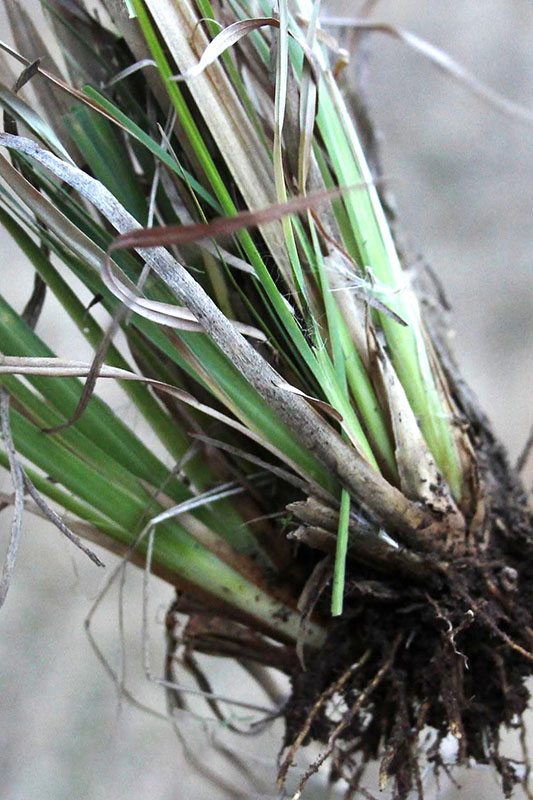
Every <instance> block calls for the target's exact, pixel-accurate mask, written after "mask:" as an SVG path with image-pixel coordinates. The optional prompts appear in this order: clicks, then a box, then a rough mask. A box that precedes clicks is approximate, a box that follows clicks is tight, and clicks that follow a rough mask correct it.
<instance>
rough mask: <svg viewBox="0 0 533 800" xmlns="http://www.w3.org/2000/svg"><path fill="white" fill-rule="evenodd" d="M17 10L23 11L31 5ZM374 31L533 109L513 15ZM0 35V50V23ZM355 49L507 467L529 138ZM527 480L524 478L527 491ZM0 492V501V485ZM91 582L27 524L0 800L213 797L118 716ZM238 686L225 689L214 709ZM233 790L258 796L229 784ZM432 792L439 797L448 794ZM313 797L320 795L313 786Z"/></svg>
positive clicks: (528, 419)
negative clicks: (407, 34)
mask: <svg viewBox="0 0 533 800" xmlns="http://www.w3.org/2000/svg"><path fill="white" fill-rule="evenodd" d="M7 2H9V0H7ZM332 5H334V6H335V11H336V13H338V14H343V15H353V14H356V13H357V12H358V10H359V8H360V7H361V4H360V3H358V2H355V0H354V2H344V3H342V2H337V3H333V4H332ZM27 6H28V7H31V8H35V13H36V14H37V13H39V12H38V10H37V6H38V3H37V2H36V0H35V1H34V0H31V2H27ZM373 16H374V18H375V19H379V20H384V21H389V22H392V23H395V24H397V25H400V26H402V27H404V28H406V29H408V30H411V31H413V32H415V33H417V34H419V35H420V36H422V37H424V38H426V39H427V40H429V41H430V42H432V43H433V44H435V45H437V46H439V47H440V48H442V49H444V50H446V51H447V52H448V53H449V54H450V55H451V56H452V57H453V58H455V59H456V60H458V61H459V62H460V63H461V64H463V65H464V66H466V67H468V68H469V69H470V70H471V71H472V72H474V73H475V74H476V75H477V77H478V78H480V79H482V80H483V81H485V82H486V83H488V84H489V85H490V86H492V87H493V88H494V89H498V90H499V91H501V92H502V93H503V94H505V95H506V96H507V97H509V98H511V99H513V100H515V101H517V102H520V103H522V104H524V105H525V106H528V107H530V108H532V109H533V48H532V47H531V41H532V37H533V4H532V3H531V2H530V1H529V0H440V1H439V2H438V3H429V2H423V0H382V2H378V3H377V4H376V6H375V9H374V14H373ZM0 32H1V36H2V38H5V37H7V35H8V34H7V30H6V24H5V19H4V17H3V16H1V15H0ZM369 42H370V50H371V57H370V62H369V65H368V76H367V80H368V88H369V93H370V96H371V106H372V111H373V113H374V116H375V119H376V121H377V122H378V124H379V128H380V130H381V132H382V134H383V155H384V161H385V173H386V174H387V175H390V176H393V177H394V191H395V195H396V199H397V203H398V208H399V212H400V220H401V222H402V224H403V228H404V231H405V233H406V234H407V236H408V238H409V241H410V243H411V246H412V247H413V249H414V250H415V251H418V252H420V253H421V254H422V255H423V256H424V257H425V258H426V259H427V260H428V261H429V262H430V263H431V265H432V266H433V268H434V270H435V271H436V272H437V274H438V275H439V277H440V279H441V280H442V282H443V283H444V285H445V287H446V292H447V294H448V297H449V300H450V302H451V304H452V306H453V313H452V326H453V331H454V336H455V338H454V349H455V353H456V355H457V358H458V360H459V363H460V365H461V368H462V371H463V374H464V376H465V378H466V379H467V381H468V382H469V384H470V385H471V386H472V387H473V388H474V389H475V391H476V393H477V395H478V396H479V398H480V401H481V404H482V406H483V408H484V409H485V411H486V412H487V413H488V415H489V416H490V418H491V419H492V421H493V424H494V427H495V429H496V432H497V434H498V435H499V437H500V438H501V439H502V441H503V442H504V443H505V444H506V446H507V448H508V450H509V453H510V457H511V458H512V459H515V458H516V457H517V455H518V453H519V451H520V449H521V448H522V446H523V444H524V442H525V439H526V436H527V432H528V430H529V427H530V426H531V424H532V422H533V414H532V410H533V409H532V403H531V396H532V394H533V371H532V369H531V355H530V354H531V349H532V345H533V321H532V311H533V292H532V279H533V268H532V264H533V230H532V228H531V216H532V197H533V195H532V188H531V187H532V186H533V147H532V145H533V128H532V127H527V126H525V125H523V124H520V123H518V122H516V121H515V120H512V119H510V118H508V117H505V116H503V115H501V114H499V113H498V112H496V111H495V110H493V109H492V108H490V107H489V106H487V105H486V104H484V103H483V102H482V101H480V100H478V99H477V98H475V97H473V96H472V95H471V94H470V93H469V92H468V91H467V90H466V89H465V88H463V87H462V86H460V85H458V84H456V83H454V82H453V81H452V80H451V79H450V78H448V77H446V76H445V75H443V74H442V73H440V72H438V71H437V70H436V69H435V68H434V67H433V66H432V65H430V64H429V63H428V62H427V61H425V60H424V59H423V58H422V57H421V56H420V55H418V54H416V53H414V52H412V51H410V50H409V49H407V48H406V46H405V45H403V44H401V43H399V42H397V41H395V40H393V39H391V38H388V37H384V36H383V35H378V34H373V35H372V36H371V38H370V39H369ZM0 242H1V247H2V264H3V277H2V291H3V292H5V294H6V296H7V298H8V299H9V300H10V302H13V303H15V304H16V305H17V307H18V308H20V307H21V306H22V304H23V303H24V302H25V301H26V299H27V297H28V295H29V287H30V283H31V270H30V269H29V267H28V265H27V264H26V263H25V262H24V260H23V259H21V257H20V255H19V254H18V252H17V251H16V249H15V247H14V246H13V245H12V243H11V241H10V240H9V239H8V238H7V237H6V236H5V235H4V233H3V232H2V231H0ZM39 333H40V334H41V335H42V336H43V338H45V339H46V340H47V341H48V342H50V344H51V346H52V348H53V349H54V350H55V351H56V352H57V353H59V354H61V355H65V356H68V355H71V354H75V355H76V357H79V358H83V357H86V356H88V350H87V348H86V346H85V344H84V342H83V341H82V340H81V338H79V337H77V336H76V335H74V334H72V332H71V330H70V328H66V327H65V328H64V327H63V322H62V319H61V315H60V314H58V313H57V308H56V307H54V304H53V302H52V301H50V300H48V301H47V304H46V309H45V313H44V314H43V317H42V319H41V321H40V323H39ZM104 394H105V396H106V398H108V399H109V400H110V402H112V403H113V404H114V407H115V408H118V409H119V410H120V413H121V414H123V415H127V414H130V419H131V420H132V421H133V422H135V417H134V416H131V409H129V408H128V406H127V404H126V403H125V401H124V398H123V397H122V396H121V395H120V393H117V392H116V391H114V390H113V388H112V387H110V386H106V387H105V388H104ZM532 481H533V469H532V468H531V467H530V468H529V470H528V471H527V473H526V483H527V485H528V487H530V486H531V483H532ZM1 486H2V488H4V489H6V490H8V487H9V479H8V478H7V477H6V476H5V475H3V476H2V484H1ZM9 523H10V514H9V511H4V512H2V514H1V516H0V537H1V538H0V542H1V546H2V547H4V543H5V542H6V541H7V534H8V530H9ZM103 559H104V561H105V562H106V564H107V566H108V570H107V571H108V572H109V568H110V567H111V566H112V565H113V564H114V563H115V560H114V559H113V557H111V556H110V555H109V554H103ZM104 580H105V576H104V577H102V574H100V572H99V571H98V570H97V569H96V568H95V567H93V566H92V565H90V564H88V563H86V562H85V560H83V559H80V558H79V557H78V555H77V553H74V552H73V551H72V548H71V547H69V546H68V545H67V544H66V543H65V542H64V541H63V540H62V539H61V538H60V536H59V534H58V533H57V532H56V531H55V530H53V529H51V528H50V527H49V526H46V525H43V524H40V523H39V522H35V520H33V519H31V518H29V517H28V518H27V520H26V525H25V531H24V536H23V541H22V546H21V552H20V556H19V561H18V564H17V570H16V578H15V581H14V584H13V586H12V587H11V589H10V592H9V595H8V598H7V601H6V604H5V606H4V608H3V609H2V612H1V613H0V676H1V685H2V700H1V706H0V709H1V710H0V715H1V716H0V797H1V798H2V800H3V799H4V798H5V799H6V800H29V798H40V800H63V798H65V799H66V798H71V797H73V796H74V797H79V798H81V799H82V800H97V798H98V799H99V798H104V797H105V798H114V799H115V800H121V799H122V798H129V799H130V800H141V798H143V800H144V798H152V797H153V798H161V800H163V799H164V800H166V799H167V798H168V800H171V799H174V798H176V799H179V800H181V798H187V797H189V796H192V795H193V794H194V795H195V796H199V797H209V798H211V797H213V798H215V797H218V796H219V795H218V793H217V791H216V789H210V788H208V787H207V785H206V784H202V785H198V784H196V783H195V781H194V770H193V769H192V767H191V765H190V764H188V763H187V759H186V758H185V756H184V754H183V751H182V749H181V747H180V745H179V743H178V741H177V739H176V738H175V737H174V735H173V733H172V731H171V729H170V728H169V726H167V725H166V724H165V723H164V722H160V721H158V720H156V719H154V718H152V717H150V716H148V715H146V714H144V713H142V712H140V711H138V710H135V709H132V708H130V707H129V706H128V705H127V704H124V703H123V704H122V705H121V706H119V704H118V700H117V692H116V689H115V688H114V686H113V684H112V682H111V681H109V679H108V677H107V676H106V674H105V672H104V670H103V668H102V667H101V665H100V664H99V663H98V662H97V660H96V658H95V656H94V654H93V653H92V651H91V649H90V647H89V645H88V642H87V639H86V637H85V634H84V629H83V620H84V618H85V616H86V614H87V612H88V610H89V608H90V605H91V602H92V600H93V599H94V598H95V596H96V595H97V593H98V590H99V588H100V587H101V586H102V584H103V581H104ZM152 586H153V589H152V594H151V607H150V614H151V620H152V626H153V629H154V630H153V635H152V639H153V641H152V650H153V652H154V671H155V672H156V673H159V670H160V665H161V655H162V650H163V637H164V628H163V624H162V621H163V616H164V609H165V607H166V605H168V603H169V601H170V599H171V594H172V593H171V591H170V589H169V588H168V587H166V586H164V585H163V584H162V583H160V582H158V581H156V580H154V581H153V584H152ZM140 594H141V582H140V576H139V575H138V574H137V572H136V571H135V570H134V569H133V568H132V569H130V570H129V572H128V580H127V584H126V598H125V608H126V614H125V617H126V619H125V622H126V647H127V672H128V681H129V684H130V685H131V686H132V687H133V688H134V690H135V692H136V694H137V695H138V696H139V697H140V698H141V699H142V700H143V701H144V702H149V703H150V704H153V705H154V706H155V707H157V708H159V709H164V698H162V696H161V693H160V690H159V689H157V688H156V687H154V686H151V685H149V684H148V683H147V681H146V680H145V679H144V676H143V673H142V666H141V647H140V619H141V601H140ZM117 609H118V606H117V595H116V592H115V593H114V594H111V595H110V597H109V599H108V600H106V601H105V602H104V603H103V604H102V607H101V609H100V611H99V614H98V616H97V622H96V627H95V630H96V633H97V635H98V637H99V641H100V643H101V644H102V646H103V647H104V648H105V650H106V652H107V654H108V655H109V656H110V658H111V659H112V660H114V663H116V662H117V659H118V656H119V652H118V650H119V648H118V645H117V641H118V635H117V630H118V628H117V626H118V621H117V619H118V610H117ZM224 682H225V681H224V680H222V679H221V685H223V684H224ZM238 689H239V687H238V686H232V685H231V681H230V684H229V685H228V684H227V681H226V685H225V690H226V692H227V693H228V694H238V693H239V691H238ZM186 730H187V732H188V735H190V736H191V737H192V739H193V741H194V742H195V743H196V744H195V748H196V750H197V753H198V754H200V756H201V758H203V759H204V760H205V761H206V762H207V761H209V760H212V761H213V763H215V760H216V758H217V756H216V754H215V751H214V749H213V748H209V747H207V748H205V746H204V745H202V742H203V741H204V738H205V737H202V735H201V726H200V725H199V724H197V723H196V724H193V723H192V722H188V723H187V727H186ZM240 746H242V747H245V748H246V747H248V744H247V743H241V745H240ZM202 747H204V749H203V750H202V749H201V748H202ZM250 747H251V745H250ZM256 749H257V747H256ZM260 750H261V753H262V755H264V756H265V759H264V760H262V761H257V760H255V761H253V762H252V764H253V770H254V771H255V772H256V774H258V775H259V774H264V776H265V778H268V777H269V776H271V775H272V774H273V772H274V768H275V765H274V761H273V759H274V757H275V752H276V749H275V736H274V735H273V734H272V735H270V737H267V739H266V740H263V742H262V743H261V746H260ZM462 781H463V783H464V784H465V790H464V796H465V797H470V798H474V797H494V798H496V797H499V796H501V793H500V791H499V789H498V785H497V784H496V782H495V780H494V778H493V777H492V776H491V775H490V774H488V773H487V772H485V771H483V770H479V769H478V770H475V771H471V772H469V773H468V774H466V775H465V776H464V777H463V779H462ZM241 791H242V796H250V797H251V796H257V794H255V795H254V793H253V791H254V790H252V789H251V788H250V787H249V786H248V784H247V783H246V782H245V780H244V778H243V779H242V782H241ZM255 791H257V790H255ZM263 791H266V789H264V790H263ZM431 791H434V790H430V793H431ZM443 794H444V795H445V796H446V797H452V796H454V792H453V791H452V790H451V789H450V788H449V787H445V788H444V789H443ZM519 795H520V793H519V792H517V793H516V796H517V797H518V796H519ZM309 796H311V794H310V795H309ZM313 796H316V797H322V796H325V795H324V792H323V791H321V790H320V789H316V790H314V792H313Z"/></svg>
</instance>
